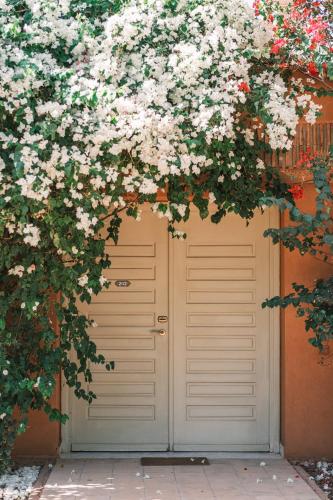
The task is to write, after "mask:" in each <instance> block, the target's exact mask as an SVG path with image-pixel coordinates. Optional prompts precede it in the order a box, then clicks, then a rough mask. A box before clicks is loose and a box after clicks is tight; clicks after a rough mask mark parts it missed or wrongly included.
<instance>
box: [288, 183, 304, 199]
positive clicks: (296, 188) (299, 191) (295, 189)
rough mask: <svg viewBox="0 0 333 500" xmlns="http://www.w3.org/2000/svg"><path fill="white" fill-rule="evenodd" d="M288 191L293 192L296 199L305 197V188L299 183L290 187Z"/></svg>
mask: <svg viewBox="0 0 333 500" xmlns="http://www.w3.org/2000/svg"><path fill="white" fill-rule="evenodd" d="M288 191H289V193H291V195H292V197H293V198H294V200H301V199H302V198H303V195H304V189H303V188H302V186H300V185H299V184H295V185H294V186H292V187H291V188H290V189H288Z"/></svg>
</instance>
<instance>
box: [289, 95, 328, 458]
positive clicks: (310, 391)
mask: <svg viewBox="0 0 333 500" xmlns="http://www.w3.org/2000/svg"><path fill="white" fill-rule="evenodd" d="M319 102H320V103H321V104H322V105H323V110H322V116H321V118H320V120H319V122H326V123H327V122H331V123H333V98H327V97H326V98H322V99H320V100H319ZM314 198H315V190H314V188H313V186H312V185H310V184H306V185H305V193H304V197H303V200H301V202H300V203H299V206H301V207H302V208H304V209H305V210H308V211H311V210H313V208H314ZM285 219H286V218H285V217H283V218H282V224H284V223H285V222H287V221H286V220H285ZM332 273H333V267H332V266H331V265H329V264H325V263H322V262H320V261H318V260H317V259H315V258H314V257H311V256H304V257H301V256H300V255H299V254H298V253H296V252H289V251H288V250H285V249H282V250H281V292H282V294H287V293H289V292H290V291H291V283H292V282H294V281H296V282H298V283H305V284H306V285H309V286H312V285H313V280H314V279H315V278H318V277H324V276H327V275H328V274H332ZM308 338H309V334H308V333H306V332H305V329H304V322H303V320H302V319H301V318H297V317H296V315H295V310H294V309H292V308H289V309H287V310H286V311H283V312H282V313H281V441H282V444H283V446H284V452H285V455H286V456H287V457H297V458H299V457H310V456H314V457H323V456H325V457H329V458H331V457H333V344H332V346H330V350H331V352H328V353H327V356H326V357H325V358H324V364H320V361H321V358H320V355H319V353H318V351H317V350H316V349H315V348H313V347H312V346H311V345H310V344H309V343H308ZM330 354H331V355H332V357H330Z"/></svg>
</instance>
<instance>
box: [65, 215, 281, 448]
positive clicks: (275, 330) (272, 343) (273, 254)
mask: <svg viewBox="0 0 333 500" xmlns="http://www.w3.org/2000/svg"><path fill="white" fill-rule="evenodd" d="M266 210H268V212H269V227H280V213H279V210H278V209H277V208H269V209H266ZM168 247H169V248H168V253H169V262H168V282H169V297H168V298H169V311H168V313H169V333H168V336H169V342H168V344H169V346H168V349H169V352H168V354H169V370H170V371H169V389H168V391H169V447H170V449H171V450H172V449H173V446H174V393H173V389H174V383H173V382H174V357H173V356H172V353H173V347H174V318H173V314H172V312H173V311H172V309H171V307H170V306H171V304H172V303H173V302H172V300H173V294H174V287H173V273H172V272H170V270H171V269H172V265H173V259H174V246H173V245H172V244H170V238H169V240H168ZM280 280H281V275H280V246H279V245H273V243H272V240H271V239H270V240H269V295H270V297H273V296H275V295H279V294H280ZM268 361H269V451H270V452H271V453H280V310H279V309H277V308H274V309H269V360H268ZM60 388H61V411H62V412H63V413H65V414H67V415H68V416H69V420H68V421H67V422H66V423H65V424H62V425H61V437H60V448H59V449H60V453H70V452H71V444H72V411H71V397H70V388H69V387H68V385H67V384H66V383H65V382H64V377H63V374H61V377H60ZM170 417H172V418H170ZM244 451H247V450H244Z"/></svg>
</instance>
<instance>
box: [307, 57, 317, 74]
mask: <svg viewBox="0 0 333 500" xmlns="http://www.w3.org/2000/svg"><path fill="white" fill-rule="evenodd" d="M308 72H309V73H310V75H312V76H318V75H319V71H318V68H317V65H316V63H314V62H313V61H311V62H309V64H308Z"/></svg>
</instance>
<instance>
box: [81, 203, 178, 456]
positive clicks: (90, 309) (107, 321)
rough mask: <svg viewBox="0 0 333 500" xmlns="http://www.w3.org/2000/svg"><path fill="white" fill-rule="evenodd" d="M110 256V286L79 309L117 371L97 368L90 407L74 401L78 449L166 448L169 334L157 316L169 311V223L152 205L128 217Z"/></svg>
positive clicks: (109, 250)
mask: <svg viewBox="0 0 333 500" xmlns="http://www.w3.org/2000/svg"><path fill="white" fill-rule="evenodd" d="M108 253H109V255H110V258H111V261H112V265H111V268H110V269H109V270H107V271H106V275H107V278H108V279H109V280H110V286H109V288H107V289H105V291H103V292H102V293H100V294H99V295H98V296H97V297H95V298H94V299H93V300H92V303H91V305H89V306H82V307H81V308H82V310H83V311H84V312H85V313H86V314H88V315H89V317H91V318H93V319H94V320H95V322H96V323H97V327H96V328H92V329H91V331H90V335H91V337H92V339H93V340H94V341H95V342H96V345H97V348H98V352H100V353H101V354H103V355H104V356H105V357H106V358H107V359H110V360H114V361H115V369H114V371H111V372H107V371H106V370H105V368H104V367H102V366H98V365H97V366H96V365H92V366H91V369H92V375H93V383H92V384H91V386H90V388H91V389H92V390H93V391H95V393H96V394H97V399H96V400H94V402H93V403H92V404H91V405H90V406H88V405H87V404H86V403H85V402H83V401H76V400H75V399H72V418H73V439H72V449H73V450H88V451H89V450H138V449H140V450H150V449H151V450H166V449H167V448H168V446H169V433H168V426H169V418H168V339H169V337H168V335H166V336H161V335H159V333H158V331H157V330H158V327H159V324H158V322H157V317H158V315H165V316H168V233H167V227H166V223H165V222H164V221H161V220H160V219H158V218H157V217H156V216H155V215H153V214H152V213H151V211H150V210H149V207H146V208H145V209H144V211H143V215H142V221H141V222H137V221H135V220H133V219H131V218H125V219H124V221H123V224H122V227H121V230H120V238H119V244H118V245H117V246H114V245H109V247H108ZM124 285H126V286H124Z"/></svg>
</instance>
